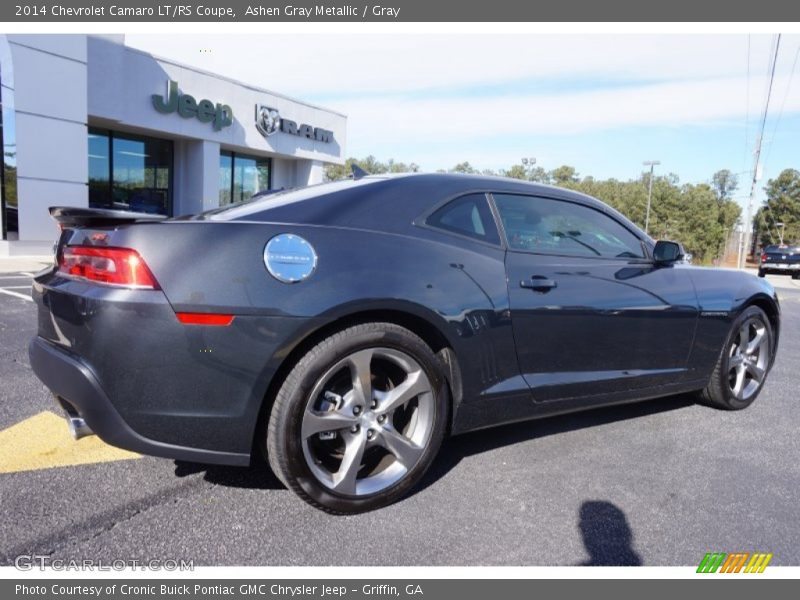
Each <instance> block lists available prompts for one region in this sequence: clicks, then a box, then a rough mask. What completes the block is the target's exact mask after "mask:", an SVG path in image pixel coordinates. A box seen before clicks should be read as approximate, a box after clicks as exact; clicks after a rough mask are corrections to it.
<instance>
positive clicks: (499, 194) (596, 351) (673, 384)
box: [30, 174, 779, 512]
mask: <svg viewBox="0 0 800 600" xmlns="http://www.w3.org/2000/svg"><path fill="white" fill-rule="evenodd" d="M51 212H52V214H53V215H54V217H55V218H56V219H57V220H58V221H59V223H60V225H61V227H62V230H63V231H62V235H61V239H60V241H59V245H58V250H57V264H56V265H54V266H53V267H52V268H51V269H48V270H46V271H44V272H42V273H40V274H38V275H37V277H36V278H35V283H34V297H35V299H36V302H37V304H38V311H39V329H38V335H37V336H36V337H35V338H34V340H33V341H32V342H31V345H30V358H31V365H32V366H33V369H34V371H35V372H36V374H37V376H38V377H39V378H40V379H41V380H42V381H43V382H44V383H45V384H46V385H47V387H48V388H50V390H52V392H53V393H54V394H55V395H56V397H57V399H58V401H59V402H60V404H61V406H62V407H63V408H64V409H65V411H66V412H67V415H68V418H69V421H70V423H71V425H72V427H73V430H74V431H75V433H76V434H77V435H82V434H86V433H92V432H93V433H96V434H97V435H99V436H100V437H101V438H102V439H104V440H105V441H107V442H108V443H110V444H113V445H116V446H120V447H123V448H128V449H130V450H134V451H137V452H141V453H145V454H153V455H157V456H164V457H170V458H174V459H180V460H187V461H196V462H206V463H220V464H229V465H247V464H249V463H250V461H251V458H252V456H253V455H254V453H257V452H259V451H261V450H264V451H266V454H267V456H268V459H269V463H270V465H271V467H272V469H273V470H274V472H275V474H276V475H277V476H278V477H279V478H280V479H281V480H282V481H283V483H285V484H286V486H287V487H289V488H290V489H292V490H294V491H295V492H296V493H297V494H298V495H299V496H300V497H302V498H303V499H304V500H306V501H308V502H310V503H312V504H314V505H315V506H318V507H320V508H323V509H326V510H329V511H331V512H358V511H363V510H369V509H372V508H376V507H378V506H382V505H385V504H387V503H390V502H392V501H395V500H397V499H398V498H400V497H401V496H403V495H404V494H406V493H407V492H408V491H409V490H410V489H411V488H412V487H413V486H414V485H415V483H417V482H418V481H419V480H420V478H421V477H422V475H423V474H424V472H425V470H426V469H427V468H428V467H429V465H430V464H431V462H432V461H433V460H434V457H435V456H436V453H437V450H438V449H439V446H440V445H441V443H442V440H443V439H444V437H445V436H446V435H448V434H458V433H462V432H465V431H470V430H475V429H479V428H482V427H487V426H490V425H497V424H500V423H508V422H511V421H518V420H523V419H531V418H536V417H542V416H546V415H552V414H556V413H564V412H568V411H575V410H581V409H586V408H591V407H596V406H600V405H607V404H615V403H622V402H631V401H635V400H643V399H647V398H653V397H656V396H666V395H671V394H676V393H680V392H695V391H696V392H698V397H699V398H701V399H702V400H704V401H705V402H706V403H709V404H712V405H714V406H717V407H720V408H725V409H740V408H744V407H746V406H748V405H749V404H750V403H752V402H753V400H755V398H756V396H757V395H758V393H759V391H760V390H761V388H762V386H763V384H764V381H765V379H766V377H767V374H768V372H769V370H770V367H771V366H772V362H773V359H774V356H775V350H776V347H777V343H778V332H779V307H778V300H777V297H776V295H775V292H774V290H773V289H772V287H771V286H770V285H769V283H767V282H766V281H764V280H759V279H758V278H756V277H753V276H751V275H746V274H744V273H741V272H736V271H726V270H720V269H704V268H696V267H691V266H688V265H684V264H682V261H681V258H682V249H681V247H680V245H678V244H676V243H673V242H658V243H654V242H653V241H652V240H651V239H650V238H649V237H648V236H646V235H645V234H644V233H643V232H642V231H640V230H639V229H638V228H637V227H636V226H635V225H633V224H632V223H631V222H630V221H628V220H627V219H625V217H623V216H622V215H621V214H619V213H617V212H616V211H614V210H612V209H610V208H609V207H608V206H606V205H604V204H602V203H601V202H599V201H597V200H595V199H593V198H589V197H587V196H584V195H581V194H577V193H574V192H570V191H567V190H562V189H557V188H552V187H547V186H541V185H535V184H529V183H524V182H518V181H514V180H506V179H496V178H485V177H471V176H458V175H438V174H433V175H410V176H393V177H371V176H370V177H363V178H360V179H355V180H350V181H344V182H338V183H329V184H323V185H319V186H314V187H309V188H306V189H302V190H296V191H289V192H282V193H277V194H274V195H270V196H267V197H265V198H263V199H259V200H255V201H253V202H249V203H244V204H239V205H232V206H230V207H225V208H222V209H218V210H215V211H211V212H207V213H204V214H201V215H198V216H194V217H182V218H173V219H166V220H156V217H154V216H153V215H137V214H134V213H126V212H117V211H103V210H91V209H74V208H54V209H51Z"/></svg>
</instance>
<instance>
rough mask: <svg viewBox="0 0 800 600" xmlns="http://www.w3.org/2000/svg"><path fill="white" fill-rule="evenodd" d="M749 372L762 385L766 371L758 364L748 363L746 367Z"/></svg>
mask: <svg viewBox="0 0 800 600" xmlns="http://www.w3.org/2000/svg"><path fill="white" fill-rule="evenodd" d="M745 368H746V370H747V372H748V373H750V375H751V376H752V377H753V379H755V380H756V381H757V382H758V383H761V380H762V379H764V369H762V368H761V367H759V366H758V365H756V364H753V363H748V364H747V366H746V367H745Z"/></svg>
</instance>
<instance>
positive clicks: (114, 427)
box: [28, 336, 250, 466]
mask: <svg viewBox="0 0 800 600" xmlns="http://www.w3.org/2000/svg"><path fill="white" fill-rule="evenodd" d="M28 354H29V356H30V362H31V367H32V368H33V372H34V373H35V374H36V376H37V377H38V378H39V379H40V380H41V381H42V382H43V383H44V384H45V385H46V386H47V387H48V388H49V389H50V391H52V392H53V394H55V395H56V396H57V397H59V398H61V399H63V400H65V401H66V402H68V403H69V404H70V405H71V406H72V407H73V408H74V409H75V410H76V411H77V413H78V414H79V415H80V416H81V417H82V418H83V419H84V420H85V421H86V424H87V425H88V426H89V428H90V429H91V430H92V431H93V432H94V433H96V434H97V435H98V436H99V437H100V439H102V440H103V441H104V442H106V443H108V444H111V445H112V446H117V447H119V448H124V449H126V450H131V451H133V452H139V453H142V454H149V455H153V456H162V457H166V458H173V459H176V460H186V461H192V462H203V463H212V464H226V465H241V466H246V465H248V464H249V462H250V455H249V454H239V453H232V452H219V451H214V450H203V449H198V448H188V447H184V446H177V445H174V444H168V443H164V442H159V441H156V440H152V439H148V438H146V437H144V436H142V435H140V434H138V433H137V432H135V431H134V430H133V429H131V427H130V426H129V425H128V424H127V423H126V422H125V420H124V419H123V418H122V416H121V415H120V414H119V412H117V410H116V408H114V405H113V404H112V403H111V401H110V400H109V398H108V396H107V395H106V393H105V392H104V391H103V389H102V387H101V386H100V383H99V382H98V381H97V378H96V377H95V376H94V374H93V373H92V371H91V370H90V369H89V368H88V367H87V366H86V365H85V364H83V362H82V361H81V360H80V359H79V358H78V357H75V356H72V355H70V354H69V353H68V352H66V351H65V350H62V349H61V348H59V347H57V346H56V345H54V344H52V343H50V342H48V341H46V340H45V339H43V338H41V337H38V336H37V337H35V338H33V340H32V341H31V343H30V346H29V347H28Z"/></svg>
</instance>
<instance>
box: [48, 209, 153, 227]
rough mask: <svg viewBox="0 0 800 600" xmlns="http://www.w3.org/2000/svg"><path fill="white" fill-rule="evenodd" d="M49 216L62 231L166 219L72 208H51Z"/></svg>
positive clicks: (148, 215) (128, 212)
mask: <svg viewBox="0 0 800 600" xmlns="http://www.w3.org/2000/svg"><path fill="white" fill-rule="evenodd" d="M49 210H50V216H51V217H53V218H54V219H55V220H56V221H57V222H58V224H59V225H60V226H61V228H62V229H68V228H74V227H89V226H91V227H102V226H108V225H124V224H126V223H141V222H143V221H161V220H163V219H166V218H167V217H166V216H164V215H154V214H150V213H140V212H132V211H127V210H112V209H108V208H76V207H74V206H51V207H50V209H49Z"/></svg>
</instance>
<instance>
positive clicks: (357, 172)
mask: <svg viewBox="0 0 800 600" xmlns="http://www.w3.org/2000/svg"><path fill="white" fill-rule="evenodd" d="M350 168H351V169H352V170H353V179H354V180H355V181H358V180H359V179H361V178H362V177H366V176H367V175H369V173H367V172H366V171H365V170H364V169H362V168H361V167H359V166H358V165H357V164H356V163H353V164H352V165H350Z"/></svg>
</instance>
